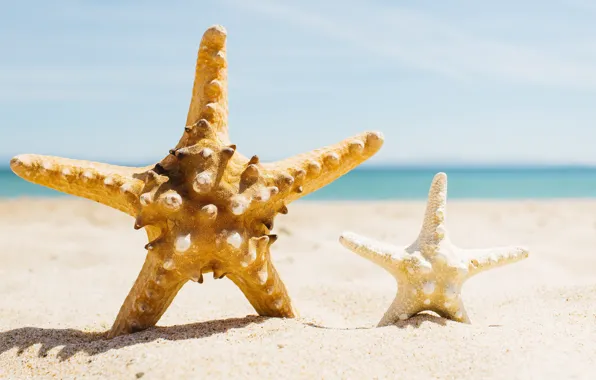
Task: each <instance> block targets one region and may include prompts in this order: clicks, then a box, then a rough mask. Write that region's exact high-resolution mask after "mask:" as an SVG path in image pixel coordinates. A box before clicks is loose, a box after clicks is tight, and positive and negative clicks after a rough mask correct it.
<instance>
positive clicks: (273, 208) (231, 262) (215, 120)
mask: <svg viewBox="0 0 596 380" xmlns="http://www.w3.org/2000/svg"><path fill="white" fill-rule="evenodd" d="M225 41H226V31H225V29H224V28H223V27H221V26H213V27H211V28H209V29H208V30H207V31H206V32H205V34H204V35H203V38H202V41H201V44H200V47H199V52H198V58H197V65H196V74H195V82H194V86H193V90H192V97H191V103H190V107H189V112H188V117H187V120H186V127H185V130H184V133H183V136H182V138H181V139H180V141H179V143H178V145H177V146H176V147H175V148H174V149H172V150H170V154H169V155H167V156H166V157H165V158H164V159H163V160H161V161H160V162H159V163H157V164H155V165H152V166H149V167H144V168H130V167H120V166H114V165H108V164H101V163H94V162H88V161H79V160H71V159H65V158H58V157H49V156H39V155H29V154H27V155H20V156H17V157H15V158H13V159H12V161H11V168H12V169H13V171H14V172H15V173H16V174H17V175H19V176H20V177H22V178H24V179H26V180H28V181H31V182H34V183H37V184H40V185H44V186H47V187H50V188H53V189H56V190H59V191H63V192H65V193H69V194H73V195H77V196H81V197H85V198H88V199H91V200H94V201H97V202H100V203H103V204H105V205H108V206H111V207H113V208H116V209H118V210H121V211H123V212H125V213H127V214H130V215H131V216H133V217H134V218H136V221H135V228H136V229H140V228H145V229H146V231H147V234H148V237H149V244H147V245H146V247H145V248H146V249H147V250H148V252H147V257H146V259H145V263H144V265H143V267H142V269H141V272H140V274H139V276H138V277H137V280H136V282H135V283H134V285H133V287H132V289H131V290H130V292H129V294H128V296H127V297H126V299H125V301H124V304H123V305H122V307H121V309H120V312H119V314H118V316H117V318H116V321H115V322H114V325H113V326H112V328H111V330H110V331H109V333H108V336H109V337H114V336H117V335H121V334H126V333H130V332H134V331H139V330H142V329H145V328H148V327H150V326H153V325H155V323H157V321H158V320H159V318H160V317H161V315H162V314H163V313H164V312H165V310H166V309H167V307H168V306H169V305H170V303H171V302H172V300H173V299H174V297H175V296H176V293H177V292H178V291H179V290H180V288H181V287H182V286H183V285H184V284H185V283H186V282H187V281H189V280H191V281H195V282H199V283H201V282H203V274H204V273H209V272H212V273H213V277H214V278H223V277H226V276H227V277H228V278H229V279H230V280H232V281H233V282H234V283H235V284H236V285H237V286H238V287H239V288H240V290H241V291H242V292H243V293H244V295H245V296H246V298H247V299H248V301H249V302H250V303H251V304H252V306H253V307H254V308H255V310H256V311H257V312H258V313H259V314H260V315H265V316H273V317H295V316H296V311H295V309H294V307H293V306H292V303H291V300H290V297H289V296H288V293H287V291H286V288H285V286H284V284H283V282H282V281H281V279H280V277H279V276H278V273H277V272H276V270H275V268H274V266H273V264H272V262H271V259H270V255H269V251H270V245H271V244H272V243H273V242H274V241H275V240H276V236H275V235H271V229H272V228H273V219H274V217H275V216H276V215H277V214H278V213H281V214H285V213H287V212H288V209H287V207H286V205H287V204H288V203H289V202H291V201H293V200H295V199H297V198H300V197H302V196H304V195H306V194H309V193H311V192H313V191H315V190H317V189H319V188H321V187H323V186H325V185H327V184H328V183H330V182H332V181H333V180H335V179H337V178H338V177H340V176H341V175H343V174H345V173H347V172H348V171H350V170H351V169H353V168H354V167H355V166H357V165H359V164H360V163H362V162H363V161H365V160H366V159H367V158H369V157H371V156H372V155H373V154H374V153H376V152H377V151H378V150H379V148H380V147H381V145H382V144H383V138H382V135H381V134H380V133H377V132H367V133H363V134H360V135H358V136H354V137H352V138H349V139H346V140H344V141H342V142H340V143H338V144H336V145H332V146H328V147H325V148H322V149H317V150H314V151H312V152H309V153H305V154H301V155H298V156H295V157H292V158H289V159H286V160H283V161H278V162H275V163H268V164H266V163H261V162H259V158H258V157H257V156H252V157H251V158H247V157H244V156H242V155H241V154H240V153H238V152H236V147H235V146H234V145H231V144H230V141H229V137H228V128H227V115H228V106H227V61H226V48H225Z"/></svg>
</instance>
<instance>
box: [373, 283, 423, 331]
mask: <svg viewBox="0 0 596 380" xmlns="http://www.w3.org/2000/svg"><path fill="white" fill-rule="evenodd" d="M409 294H411V289H410V288H409V287H408V286H405V285H404V286H400V287H399V289H398V293H397V295H396V296H395V298H394V299H393V302H392V303H391V306H389V308H388V309H387V311H386V312H385V314H383V318H381V320H380V321H379V323H378V324H377V327H384V326H391V325H393V324H395V323H396V322H399V321H405V320H406V319H408V318H410V317H412V316H414V315H416V314H417V313H419V312H420V307H419V305H418V302H417V301H416V299H415V298H414V297H410V296H409Z"/></svg>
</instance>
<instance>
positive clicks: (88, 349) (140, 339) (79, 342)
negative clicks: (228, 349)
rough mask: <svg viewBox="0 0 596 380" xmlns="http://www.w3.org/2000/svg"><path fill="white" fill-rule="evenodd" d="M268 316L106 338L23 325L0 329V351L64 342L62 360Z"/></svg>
mask: <svg viewBox="0 0 596 380" xmlns="http://www.w3.org/2000/svg"><path fill="white" fill-rule="evenodd" d="M267 319H268V318H267V317H259V316H247V317H245V318H230V319H221V320H214V321H207V322H200V323H191V324H187V325H175V326H167V327H152V328H149V329H147V330H144V331H140V332H137V333H134V334H129V335H123V336H118V337H116V338H114V339H106V333H107V332H103V333H99V332H84V331H81V330H74V329H49V328H38V327H22V328H18V329H14V330H9V331H4V332H0V354H2V353H4V352H6V351H8V350H11V349H12V348H15V347H17V348H18V351H17V354H18V355H21V354H22V353H23V352H24V351H25V350H26V349H27V348H29V347H31V346H33V345H35V344H41V347H40V349H39V352H38V356H39V357H46V356H47V355H48V352H49V351H50V350H52V349H53V348H55V347H59V346H63V347H62V349H61V350H60V351H59V352H58V354H57V355H56V356H57V357H58V359H60V360H62V361H64V360H67V359H69V358H70V357H72V356H74V355H75V354H76V353H77V352H81V351H83V352H85V353H87V354H88V355H97V354H100V353H103V352H106V351H109V350H115V349H119V348H122V347H128V346H134V345H136V344H142V343H146V342H151V341H155V340H158V339H163V340H170V341H176V340H187V339H201V338H206V337H209V336H211V335H215V334H222V333H225V332H227V331H228V330H230V329H237V328H242V327H246V326H248V325H251V324H254V323H262V322H264V321H266V320H267Z"/></svg>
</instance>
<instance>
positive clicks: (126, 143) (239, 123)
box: [0, 0, 596, 164]
mask: <svg viewBox="0 0 596 380" xmlns="http://www.w3.org/2000/svg"><path fill="white" fill-rule="evenodd" d="M321 3H322V4H321ZM213 24H221V25H223V26H225V27H226V29H227V30H228V62H229V94H230V131H231V138H232V140H233V141H234V142H235V143H236V144H237V145H238V147H239V149H240V151H241V152H243V153H244V154H245V155H252V154H259V155H260V156H261V157H262V158H264V159H269V160H273V159H279V158H283V157H287V156H289V155H293V154H296V153H300V152H303V151H308V150H311V149H314V148H317V147H319V146H323V145H327V144H331V143H335V142H337V141H340V140H341V139H343V138H345V137H348V136H351V135H353V134H356V133H359V132H360V131H364V130H381V131H382V132H383V133H384V134H385V137H386V141H385V145H384V147H383V148H382V150H381V151H380V152H379V153H378V154H377V155H376V156H375V157H374V158H373V159H371V160H370V163H371V164H386V163H393V164H417V163H455V164H461V163H467V164H469V163H473V164H482V163H491V164H494V163H504V164H511V163H524V164H596V147H595V146H596V4H595V3H594V2H591V1H589V0H585V1H582V0H575V1H562V0H561V1H525V2H523V4H519V2H517V1H498V2H497V1H494V2H490V3H489V2H479V1H472V0H469V1H463V0H462V1H450V2H441V1H435V0H433V1H430V0H422V1H416V2H398V1H380V0H372V1H370V0H369V1H366V0H362V1H351V0H347V1H337V0H335V1H315V0H306V1H266V0H251V1H244V0H225V1H221V0H218V1H215V0H213V1H207V0H200V1H199V0H195V1H172V2H165V1H143V2H141V1H115V0H111V1H99V0H97V1H69V0H65V1H60V2H48V1H40V0H38V1H28V0H20V1H18V2H10V3H8V2H5V3H4V4H3V5H2V12H0V49H1V51H2V54H0V158H1V159H2V160H4V161H7V160H8V158H9V157H10V156H12V155H15V154H18V153H42V154H52V155H62V156H69V157H74V158H86V159H96V160H103V161H108V162H128V163H146V162H150V161H154V160H157V159H159V158H161V157H162V156H163V155H165V154H167V151H168V149H169V148H171V147H172V146H173V145H174V144H175V143H176V142H177V140H178V138H179V136H180V135H181V133H182V131H183V127H184V121H185V119H186V112H187V109H188V102H189V100H190V91H191V86H192V81H193V74H194V64H195V57H196V50H197V48H198V45H199V42H200V39H201V36H202V34H203V32H204V30H205V29H206V28H208V27H209V26H210V25H213ZM116 139H117V141H116Z"/></svg>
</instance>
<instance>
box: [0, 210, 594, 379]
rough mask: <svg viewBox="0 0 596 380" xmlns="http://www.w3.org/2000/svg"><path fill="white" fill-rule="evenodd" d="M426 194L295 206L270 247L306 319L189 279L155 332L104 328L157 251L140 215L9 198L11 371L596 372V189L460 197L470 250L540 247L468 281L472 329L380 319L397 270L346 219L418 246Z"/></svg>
mask: <svg viewBox="0 0 596 380" xmlns="http://www.w3.org/2000/svg"><path fill="white" fill-rule="evenodd" d="M424 207H425V206H424V203H423V202H374V203H371V202H368V203H367V202H357V203H356V202H354V203H345V202H343V203H321V202H296V203H294V204H292V205H290V213H289V214H288V215H285V216H284V215H281V216H278V217H277V218H276V225H275V229H274V233H277V234H278V235H279V240H278V241H277V242H276V243H275V244H274V245H273V249H272V258H273V261H274V263H275V265H276V266H277V268H278V270H279V272H280V274H281V277H282V279H283V280H284V282H285V283H286V286H287V288H288V290H289V293H290V295H291V296H292V299H293V302H294V304H295V306H296V307H297V309H298V310H299V312H300V318H298V319H287V320H283V319H273V318H262V317H258V316H256V315H255V313H254V310H253V309H252V307H251V306H250V304H249V303H248V302H247V301H246V300H245V298H244V297H243V295H242V294H241V293H240V291H239V290H238V289H237V288H236V287H235V286H234V285H233V284H232V282H231V281H229V280H227V279H222V280H213V279H212V277H211V275H208V276H206V278H205V283H204V284H202V285H199V284H196V283H192V282H190V283H188V284H187V285H186V286H185V287H184V288H183V289H182V291H181V292H180V293H179V295H178V297H177V298H176V299H175V300H174V302H173V304H172V306H171V307H170V308H169V309H168V310H167V312H166V313H165V315H164V316H163V317H162V319H161V320H160V321H159V323H158V327H155V328H151V329H149V330H146V331H143V332H140V333H136V334H132V335H128V336H121V337H117V338H115V339H112V340H105V339H104V338H103V335H102V334H103V333H104V332H105V331H106V330H107V329H109V328H110V326H111V324H112V322H113V321H114V318H115V317H116V314H117V312H118V309H119V308H120V305H121V303H122V301H123V300H124V298H125V296H126V294H127V293H128V291H129V289H130V287H131V285H132V283H133V281H134V280H135V278H136V276H137V274H138V272H139V270H140V268H141V265H142V263H143V260H144V256H145V253H146V251H145V250H144V249H143V246H144V244H145V243H146V236H145V234H144V232H143V231H135V230H133V228H132V226H133V220H132V218H130V217H128V216H126V215H124V214H121V213H119V212H118V211H114V210H111V209H108V208H106V207H104V206H100V205H97V204H94V203H93V202H90V201H86V200H75V199H41V200H40V199H38V200H26V199H22V200H5V201H1V202H0V228H1V230H2V239H0V377H1V378H26V377H33V376H36V377H38V378H52V377H55V378H101V377H107V378H110V379H135V378H143V379H161V378H196V379H200V378H205V377H208V378H209V379H219V378H259V379H275V378H284V379H339V378H342V379H352V378H391V379H401V378H403V379H419V378H423V379H428V378H437V379H454V378H457V379H505V378H506V379H531V378H557V379H563V378H565V379H570V378H578V379H593V378H594V376H596V375H595V373H596V201H594V200H574V201H571V200H559V201H503V202H497V201H494V202H492V201H491V202H487V201H457V200H455V201H449V202H448V206H447V207H448V209H447V222H446V223H447V229H448V231H449V232H450V234H451V239H452V241H453V242H454V243H455V244H456V245H458V246H460V247H463V248H475V247H477V248H482V247H490V246H495V245H523V246H527V247H528V248H529V249H530V257H529V258H528V259H526V260H524V261H522V262H519V263H515V264H512V265H509V266H504V267H501V268H497V269H494V270H491V271H488V272H484V273H482V274H480V275H478V276H476V277H474V278H472V279H471V280H469V281H468V282H467V283H466V284H465V286H464V288H463V297H464V303H465V305H466V308H467V310H468V313H469V315H470V318H471V319H472V324H471V325H465V324H459V323H455V322H451V321H446V320H443V319H441V318H439V317H437V316H436V315H434V314H424V315H420V316H417V317H414V318H412V319H410V320H408V321H405V322H403V323H400V324H398V325H394V326H389V327H383V328H375V326H376V323H377V322H378V321H379V320H380V318H381V316H382V315H383V313H384V312H385V310H386V309H387V307H388V306H389V304H390V303H391V301H392V300H393V297H394V296H395V292H396V284H395V281H394V279H393V278H392V277H391V276H390V275H389V274H388V273H387V272H385V271H383V270H382V269H381V268H379V267H377V266H375V265H374V264H372V263H370V262H369V261H366V260H364V259H362V258H360V257H359V256H357V255H356V254H354V253H352V252H350V251H348V250H347V249H345V248H343V247H342V246H341V245H340V244H339V242H338V237H339V235H340V233H341V232H342V231H344V230H351V231H353V232H357V233H361V234H364V235H368V236H370V237H373V238H377V239H380V240H384V241H387V242H391V243H394V244H396V245H407V244H410V243H411V242H412V241H413V240H414V239H415V237H416V235H417V233H418V231H419V228H420V224H421V221H422V216H423V213H424Z"/></svg>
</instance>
